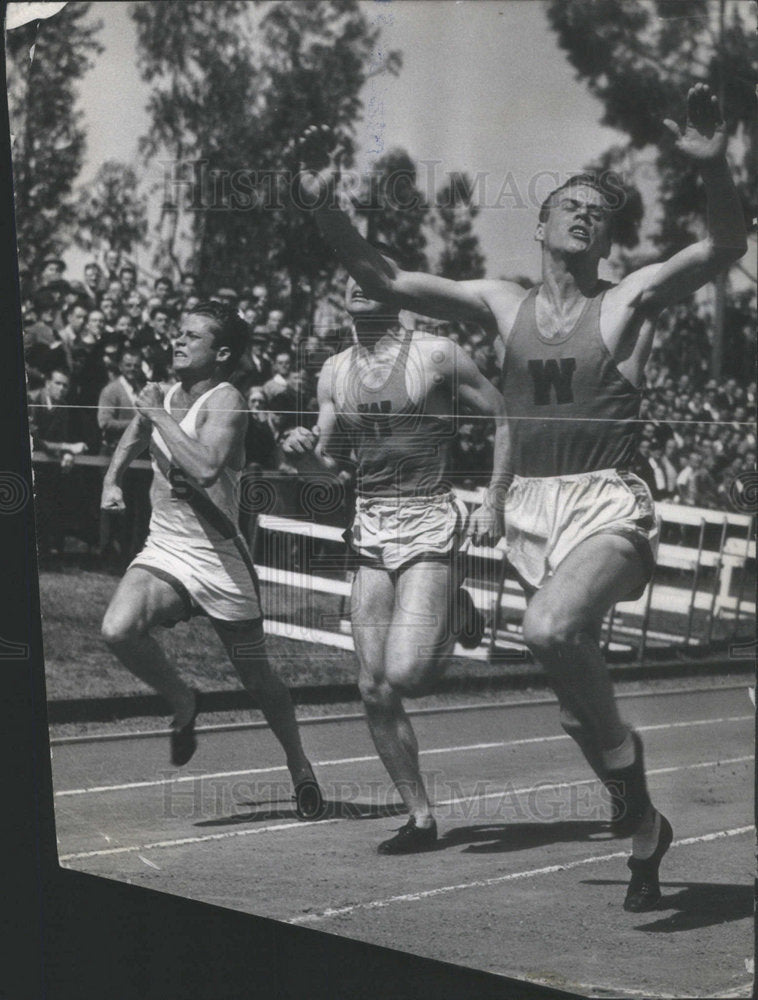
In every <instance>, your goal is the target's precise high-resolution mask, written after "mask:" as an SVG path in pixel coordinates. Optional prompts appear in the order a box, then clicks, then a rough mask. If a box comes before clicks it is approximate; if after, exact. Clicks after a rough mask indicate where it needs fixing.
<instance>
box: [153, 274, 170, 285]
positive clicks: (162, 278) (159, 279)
mask: <svg viewBox="0 0 758 1000" xmlns="http://www.w3.org/2000/svg"><path fill="white" fill-rule="evenodd" d="M161 284H162V285H168V287H169V288H173V287H174V283H173V281H172V280H171V278H168V277H166V275H165V274H161V275H159V276H158V277H157V278H156V279H155V282H154V283H153V288H157V287H158V285H161Z"/></svg>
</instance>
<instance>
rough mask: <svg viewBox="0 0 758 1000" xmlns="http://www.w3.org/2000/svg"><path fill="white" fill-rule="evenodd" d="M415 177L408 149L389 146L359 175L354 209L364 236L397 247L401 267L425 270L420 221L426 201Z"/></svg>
mask: <svg viewBox="0 0 758 1000" xmlns="http://www.w3.org/2000/svg"><path fill="white" fill-rule="evenodd" d="M416 181H417V171H416V164H415V163H414V161H413V160H412V159H411V157H410V156H409V155H408V153H407V152H406V151H405V150H404V149H391V150H390V151H389V152H388V153H385V155H384V156H381V157H379V159H378V160H377V161H376V163H375V165H374V169H373V170H372V171H371V172H370V173H368V174H366V176H365V177H364V178H363V184H362V186H361V190H360V192H359V194H358V196H357V198H356V199H355V212H356V215H357V216H358V217H359V218H363V219H364V220H365V230H366V231H365V236H366V239H368V240H369V241H370V242H381V243H384V244H386V245H387V246H389V247H391V248H392V249H393V250H395V251H397V253H398V254H399V255H400V256H401V257H402V264H403V267H404V268H405V269H407V270H410V271H425V270H428V267H429V264H428V261H427V257H426V254H425V252H424V249H425V247H426V244H427V239H426V235H425V234H424V224H425V223H426V222H427V219H428V216H429V205H428V203H427V200H426V198H425V196H424V194H423V192H422V191H420V190H419V188H418V187H417V184H416Z"/></svg>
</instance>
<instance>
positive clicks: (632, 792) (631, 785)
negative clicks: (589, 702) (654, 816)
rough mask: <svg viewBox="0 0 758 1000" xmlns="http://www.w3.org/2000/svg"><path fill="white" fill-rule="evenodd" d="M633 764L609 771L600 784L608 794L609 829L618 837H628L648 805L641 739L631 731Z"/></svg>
mask: <svg viewBox="0 0 758 1000" xmlns="http://www.w3.org/2000/svg"><path fill="white" fill-rule="evenodd" d="M632 740H633V741H634V763H632V764H630V765H629V766H628V767H620V768H618V769H617V770H615V771H611V770H609V771H608V773H607V774H606V776H605V778H604V779H603V784H604V785H605V787H606V788H607V789H608V792H609V794H610V796H611V829H612V830H613V833H614V834H615V836H617V837H631V835H632V834H633V833H634V831H635V830H636V829H637V827H638V826H639V825H640V823H641V822H642V820H643V819H644V818H645V813H646V812H647V810H648V808H649V806H650V804H651V803H650V796H649V795H648V791H647V782H646V780H645V762H644V756H643V751H642V740H641V739H640V738H639V736H638V735H637V733H635V732H634V731H632Z"/></svg>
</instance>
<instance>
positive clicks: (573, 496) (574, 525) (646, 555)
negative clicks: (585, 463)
mask: <svg viewBox="0 0 758 1000" xmlns="http://www.w3.org/2000/svg"><path fill="white" fill-rule="evenodd" d="M601 534H614V535H622V536H623V537H624V538H628V539H629V541H630V542H632V544H633V545H634V546H635V548H636V549H637V551H638V552H639V554H640V557H641V558H642V560H643V563H644V565H645V568H646V570H647V574H648V577H647V578H648V579H650V577H651V576H652V573H653V568H654V565H655V553H656V550H657V548H658V538H659V534H660V521H659V519H658V516H657V514H656V511H655V505H654V504H653V498H652V496H651V495H650V490H649V489H648V487H647V485H646V484H645V483H644V482H643V481H642V480H641V479H640V478H639V477H638V476H635V475H633V474H632V473H630V472H618V471H616V470H615V469H601V470H599V471H597V472H586V473H580V474H579V475H575V476H550V477H546V478H539V479H525V478H522V477H520V476H515V477H514V479H513V483H512V484H511V487H510V489H509V490H508V494H507V496H506V499H505V542H506V551H507V556H508V561H509V562H510V564H511V566H512V567H513V568H514V569H515V571H516V573H517V574H518V575H519V576H520V577H521V579H522V582H523V583H525V584H526V585H527V586H528V587H530V588H533V589H539V588H540V587H542V586H543V585H544V584H545V583H547V581H548V580H549V579H550V577H551V576H552V575H553V574H554V573H555V571H556V570H557V569H558V567H559V566H560V565H561V563H562V562H563V560H564V559H565V558H566V556H567V555H568V554H569V553H570V552H572V551H573V550H574V549H575V548H576V547H577V545H579V544H580V543H581V542H583V541H585V539H587V538H591V537H592V536H593V535H601ZM642 590H644V587H642V588H635V592H634V593H630V594H629V596H628V597H627V598H626V600H636V599H637V598H638V597H639V596H640V594H641V593H642Z"/></svg>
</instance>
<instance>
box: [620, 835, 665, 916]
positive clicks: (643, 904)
mask: <svg viewBox="0 0 758 1000" xmlns="http://www.w3.org/2000/svg"><path fill="white" fill-rule="evenodd" d="M673 839H674V831H673V830H672V829H671V824H670V823H669V821H668V820H667V819H666V817H665V816H663V815H661V832H660V833H659V835H658V846H657V847H656V849H655V850H654V851H653V853H652V854H651V856H650V857H649V858H645V859H644V860H641V859H640V858H635V857H631V858H629V860H628V861H627V867H628V868H629V870H630V871H631V873H632V877H631V879H630V881H629V888H628V889H627V890H626V899H625V900H624V909H625V910H627V911H628V912H629V913H645V912H647V910H654V909H655V908H656V907H657V906H658V904H659V903H660V901H661V887H660V885H659V883H658V869H659V868H660V865H661V859H662V858H663V855H664V854H665V853H666V851H667V850H668V849H669V847H671V841H672V840H673Z"/></svg>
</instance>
